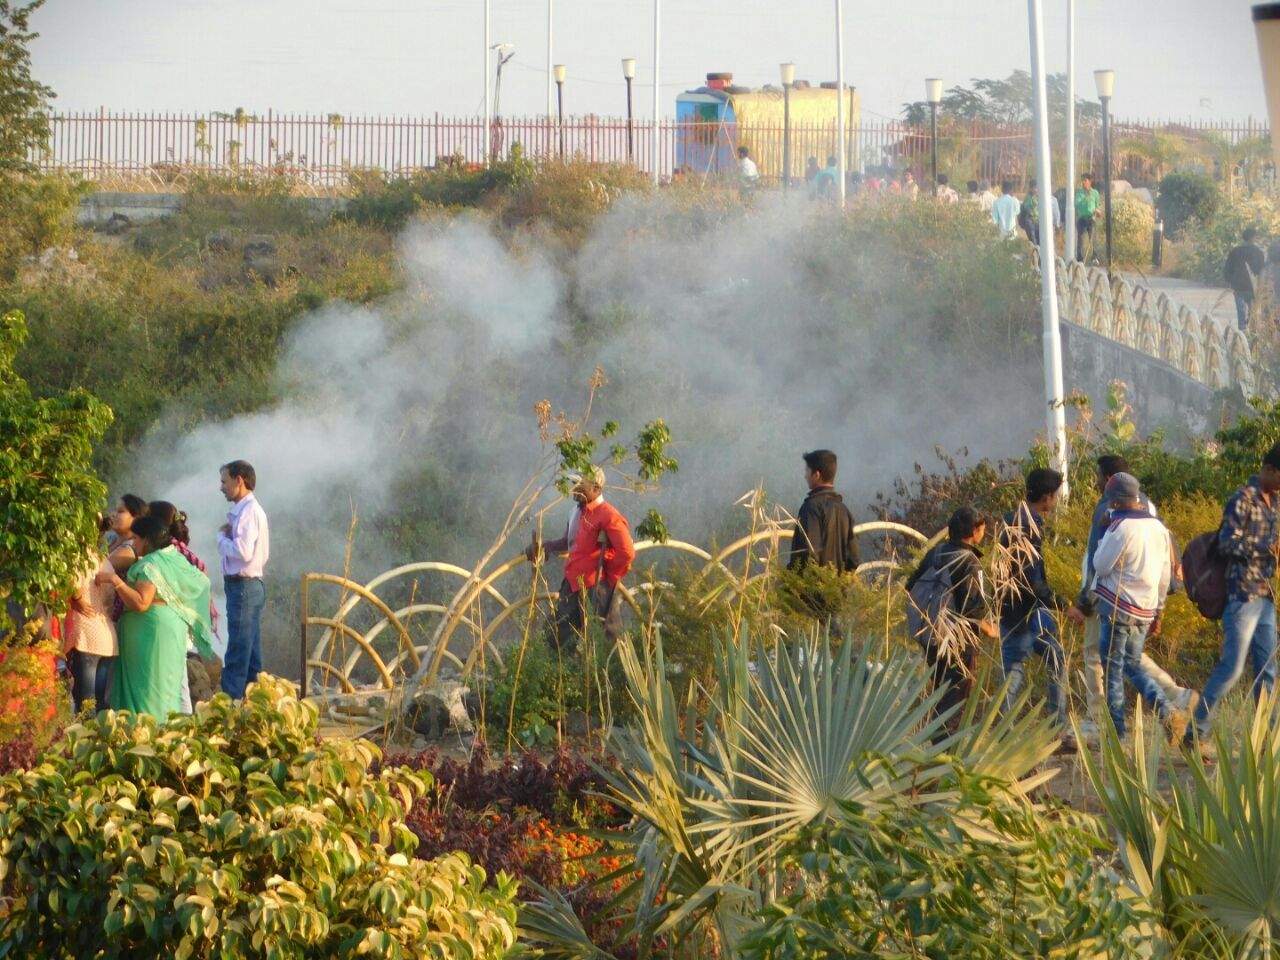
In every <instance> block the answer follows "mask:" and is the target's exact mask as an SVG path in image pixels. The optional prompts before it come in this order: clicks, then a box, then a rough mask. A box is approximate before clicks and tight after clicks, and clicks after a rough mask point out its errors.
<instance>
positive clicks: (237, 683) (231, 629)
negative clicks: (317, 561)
mask: <svg viewBox="0 0 1280 960" xmlns="http://www.w3.org/2000/svg"><path fill="white" fill-rule="evenodd" d="M225 589H226V593H227V655H226V658H225V662H224V663H223V665H222V690H223V692H224V693H228V694H230V695H231V696H232V697H233V698H234V699H236V700H240V699H241V698H243V697H244V688H245V687H246V686H248V685H249V684H251V683H253V682H254V681H255V680H257V679H258V672H259V671H260V670H261V669H262V608H263V606H265V605H266V602H267V588H266V587H265V586H264V585H263V583H262V581H261V580H227V581H226V582H225Z"/></svg>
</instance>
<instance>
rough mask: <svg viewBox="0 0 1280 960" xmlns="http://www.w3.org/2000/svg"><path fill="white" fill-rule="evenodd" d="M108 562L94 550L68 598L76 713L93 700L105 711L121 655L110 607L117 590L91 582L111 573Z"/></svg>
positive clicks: (67, 643) (68, 652)
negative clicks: (73, 591)
mask: <svg viewBox="0 0 1280 960" xmlns="http://www.w3.org/2000/svg"><path fill="white" fill-rule="evenodd" d="M111 570H112V567H111V562H110V561H109V560H106V559H104V558H103V557H101V556H100V555H99V554H98V553H97V552H96V551H95V552H94V553H92V554H91V555H90V557H89V560H88V562H87V563H86V564H85V568H84V573H83V575H82V576H81V577H80V582H79V583H78V584H77V586H76V592H75V594H74V595H73V596H72V598H71V610H70V611H69V612H68V614H67V630H66V639H65V641H64V652H65V653H66V657H67V666H68V667H69V668H70V670H71V697H72V699H73V700H74V701H75V708H76V712H77V713H79V712H80V711H81V710H82V709H83V708H84V705H85V703H87V702H88V701H90V700H92V701H93V702H94V706H95V708H96V709H97V710H99V711H102V710H105V709H107V706H108V703H107V696H108V690H109V687H110V683H111V670H112V665H113V664H114V662H115V658H116V655H117V654H118V653H119V652H120V648H119V645H118V644H117V641H116V625H115V623H113V622H112V620H111V608H112V607H113V606H114V604H115V602H116V591H115V588H114V587H112V586H111V583H110V582H107V583H102V584H97V583H95V582H94V578H95V576H96V574H98V573H99V572H106V573H109V572H111Z"/></svg>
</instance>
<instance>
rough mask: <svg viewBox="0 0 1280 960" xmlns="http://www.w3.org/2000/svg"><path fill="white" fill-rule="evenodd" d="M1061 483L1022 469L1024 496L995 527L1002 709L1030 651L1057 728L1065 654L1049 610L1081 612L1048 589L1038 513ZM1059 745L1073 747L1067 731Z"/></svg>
mask: <svg viewBox="0 0 1280 960" xmlns="http://www.w3.org/2000/svg"><path fill="white" fill-rule="evenodd" d="M1061 488H1062V474H1060V473H1059V472H1058V471H1057V470H1050V469H1048V468H1043V467H1042V468H1038V469H1036V470H1032V471H1031V472H1030V473H1029V474H1027V496H1026V499H1025V500H1023V501H1022V502H1021V503H1019V504H1018V506H1017V507H1016V508H1015V509H1014V510H1013V511H1012V512H1011V513H1008V514H1006V515H1005V518H1004V528H1003V529H1002V530H1001V531H1000V549H1001V557H1000V562H999V563H998V564H997V567H998V570H999V573H1000V576H999V577H998V582H997V584H996V590H997V596H998V600H999V606H1000V637H1001V641H1000V655H1001V661H1002V664H1003V666H1004V673H1005V678H1006V680H1007V682H1008V693H1007V694H1006V699H1005V709H1006V710H1007V709H1010V708H1011V707H1012V706H1013V704H1014V702H1015V701H1016V700H1017V699H1018V696H1019V695H1020V694H1021V693H1022V685H1023V683H1024V674H1025V671H1026V661H1027V658H1028V657H1030V656H1031V655H1032V654H1033V653H1036V654H1039V655H1040V656H1041V657H1043V658H1044V665H1045V673H1046V674H1047V675H1048V686H1049V691H1048V693H1049V696H1048V707H1049V713H1050V714H1051V715H1052V716H1053V718H1054V719H1055V720H1056V721H1057V722H1058V724H1059V725H1060V726H1062V727H1065V726H1066V722H1067V707H1068V705H1069V704H1068V699H1069V697H1068V690H1067V669H1066V658H1065V657H1064V655H1063V652H1062V644H1061V643H1060V642H1059V640H1058V623H1057V621H1056V620H1055V619H1054V612H1055V611H1066V612H1067V615H1068V616H1069V617H1071V619H1072V620H1075V621H1077V622H1079V623H1083V622H1084V614H1083V613H1081V612H1080V610H1078V609H1077V608H1075V607H1074V606H1072V605H1071V604H1070V603H1069V602H1068V601H1067V600H1066V599H1064V598H1062V597H1060V596H1058V595H1057V594H1056V593H1054V591H1053V588H1052V587H1050V586H1049V581H1048V578H1047V577H1046V575H1045V569H1044V552H1043V542H1044V532H1043V531H1044V520H1043V518H1044V515H1045V514H1047V513H1050V512H1052V510H1053V509H1054V507H1055V506H1057V502H1058V491H1059V490H1060V489H1061ZM1063 746H1064V747H1065V748H1067V749H1073V748H1074V746H1075V741H1074V740H1073V739H1072V738H1071V737H1070V736H1067V737H1066V738H1065V739H1064V741H1063Z"/></svg>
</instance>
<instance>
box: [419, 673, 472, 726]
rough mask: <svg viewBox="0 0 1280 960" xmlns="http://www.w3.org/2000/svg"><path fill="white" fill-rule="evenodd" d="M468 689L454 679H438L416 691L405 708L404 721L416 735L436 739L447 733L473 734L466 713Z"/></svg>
mask: <svg viewBox="0 0 1280 960" xmlns="http://www.w3.org/2000/svg"><path fill="white" fill-rule="evenodd" d="M470 693H471V690H470V689H469V688H467V687H464V686H463V685H462V684H460V683H458V682H457V681H456V680H437V681H436V682H435V683H433V684H432V685H431V686H430V687H427V688H426V689H424V690H419V691H418V693H417V694H416V695H415V696H414V697H413V700H412V701H410V703H409V705H408V707H407V708H406V709H405V719H406V721H407V722H408V724H409V726H410V727H411V728H412V729H413V731H414V732H415V733H420V734H422V735H423V736H425V737H427V738H429V739H433V740H434V739H438V738H439V737H441V736H442V735H443V734H444V733H445V732H446V731H447V730H456V731H460V732H463V733H470V732H471V731H472V729H473V728H472V724H471V717H470V716H469V715H468V714H467V706H466V701H467V696H468V695H469V694H470Z"/></svg>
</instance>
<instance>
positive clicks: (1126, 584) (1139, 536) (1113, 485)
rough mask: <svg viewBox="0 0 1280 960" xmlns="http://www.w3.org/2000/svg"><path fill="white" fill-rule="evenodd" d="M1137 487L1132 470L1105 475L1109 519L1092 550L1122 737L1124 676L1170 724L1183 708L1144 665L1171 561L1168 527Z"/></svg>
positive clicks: (1110, 698) (1105, 657)
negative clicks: (1148, 507)
mask: <svg viewBox="0 0 1280 960" xmlns="http://www.w3.org/2000/svg"><path fill="white" fill-rule="evenodd" d="M1139 493H1140V488H1139V485H1138V480H1137V478H1136V477H1134V476H1133V475H1132V474H1129V473H1117V474H1115V475H1114V476H1113V477H1111V479H1110V480H1108V481H1107V485H1106V488H1105V491H1104V495H1105V497H1106V499H1107V501H1108V503H1110V505H1111V525H1110V526H1109V527H1108V528H1107V532H1106V533H1105V534H1103V536H1102V540H1101V541H1100V542H1099V543H1098V548H1097V550H1096V551H1095V552H1094V556H1093V567H1094V575H1093V583H1092V596H1093V598H1094V602H1095V604H1096V606H1097V609H1098V616H1099V633H1098V644H1099V650H1100V653H1101V657H1102V661H1103V663H1104V664H1106V682H1107V707H1108V709H1109V710H1110V711H1111V720H1112V722H1113V723H1114V724H1115V727H1116V733H1117V734H1119V735H1120V736H1121V737H1123V736H1124V730H1125V726H1124V681H1125V680H1128V681H1129V682H1130V683H1131V684H1133V686H1134V687H1135V688H1136V689H1137V691H1138V692H1139V693H1140V694H1141V695H1142V697H1143V698H1144V699H1145V700H1146V701H1147V702H1148V703H1149V704H1151V706H1152V708H1153V709H1154V710H1155V711H1156V715H1157V716H1159V717H1160V719H1161V720H1162V721H1164V722H1165V723H1169V724H1174V723H1176V722H1177V718H1178V717H1179V716H1181V717H1182V722H1183V723H1184V725H1185V714H1181V713H1180V711H1179V710H1178V709H1177V707H1176V705H1175V704H1174V703H1172V702H1171V701H1170V700H1169V698H1168V697H1167V696H1165V692H1164V690H1163V689H1162V688H1161V687H1160V685H1159V684H1158V683H1156V681H1155V680H1154V679H1153V678H1152V677H1151V675H1150V674H1148V673H1147V672H1146V671H1145V670H1144V669H1143V667H1142V647H1143V644H1144V643H1145V642H1146V638H1147V637H1148V636H1152V637H1155V636H1159V634H1160V621H1161V618H1162V617H1163V615H1164V601H1165V597H1166V596H1168V593H1169V583H1170V580H1171V578H1172V575H1173V567H1172V564H1171V562H1170V553H1169V532H1168V531H1167V530H1166V529H1165V528H1164V524H1163V523H1161V522H1160V521H1159V520H1158V519H1156V518H1155V517H1153V516H1152V515H1151V514H1150V513H1148V512H1147V511H1146V510H1145V509H1143V508H1142V505H1141V504H1140V503H1139ZM1184 732H1185V730H1177V731H1176V734H1177V735H1178V736H1181V735H1182V734H1183V733H1184Z"/></svg>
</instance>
